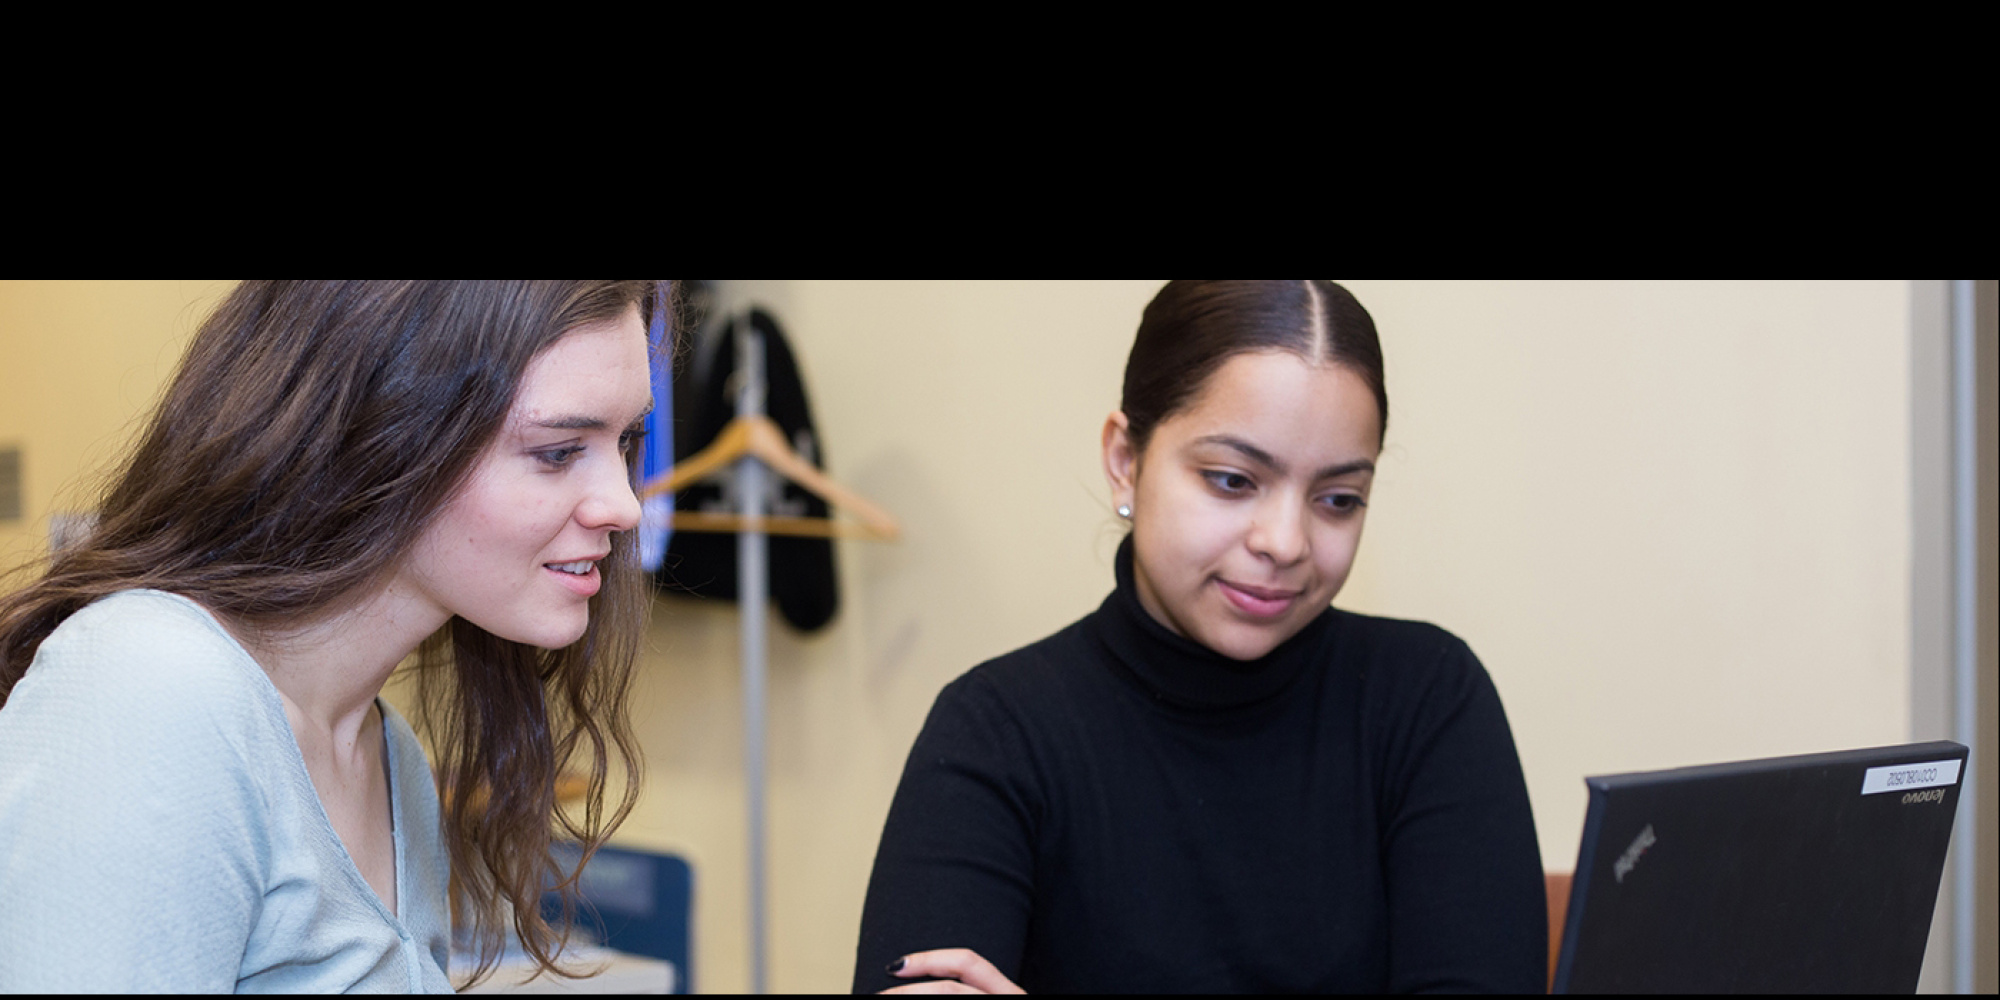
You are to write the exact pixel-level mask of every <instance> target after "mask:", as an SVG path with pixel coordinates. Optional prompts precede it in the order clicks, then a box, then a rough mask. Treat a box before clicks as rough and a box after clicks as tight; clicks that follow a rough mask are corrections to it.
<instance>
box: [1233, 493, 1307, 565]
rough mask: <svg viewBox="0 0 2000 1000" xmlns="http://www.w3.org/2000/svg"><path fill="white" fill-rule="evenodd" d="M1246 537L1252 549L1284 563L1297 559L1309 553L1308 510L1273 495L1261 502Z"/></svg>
mask: <svg viewBox="0 0 2000 1000" xmlns="http://www.w3.org/2000/svg"><path fill="white" fill-rule="evenodd" d="M1244 541H1245V543H1246V544H1248V545H1249V546H1250V551H1251V552H1253V553H1255V554H1256V555H1258V556H1261V557H1263V558H1265V559H1269V560H1271V561H1272V562H1274V563H1276V564H1278V565H1280V566H1290V565H1293V564H1295V563H1297V562H1298V561H1299V560H1301V559H1304V558H1305V557H1306V553H1307V552H1308V551H1309V547H1310V543H1309V542H1308V541H1307V539H1306V518H1305V510H1304V509H1303V507H1302V506H1301V505H1300V504H1298V503H1294V502H1292V501H1290V500H1288V499H1285V498H1282V497H1278V496H1273V497H1271V498H1270V500H1269V502H1266V503H1263V504H1259V505H1258V507H1257V510H1256V512H1255V514H1254V515H1253V518H1252V520H1251V522H1250V533H1249V536H1248V537H1247V538H1246V539H1245V540H1244Z"/></svg>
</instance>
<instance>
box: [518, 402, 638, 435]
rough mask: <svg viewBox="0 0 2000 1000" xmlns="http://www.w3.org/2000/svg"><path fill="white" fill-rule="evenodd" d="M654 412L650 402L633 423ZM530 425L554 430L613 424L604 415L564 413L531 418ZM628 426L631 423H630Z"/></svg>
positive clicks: (588, 428)
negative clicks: (540, 418)
mask: <svg viewBox="0 0 2000 1000" xmlns="http://www.w3.org/2000/svg"><path fill="white" fill-rule="evenodd" d="M652 412H653V404H652V403H650V402H648V403H647V404H646V409H645V410H644V411H642V412H641V413H640V414H639V415H638V416H636V417H633V418H632V424H638V423H640V422H642V421H644V420H645V419H646V417H647V416H649V415H651V414H652ZM528 426H530V427H540V428H544V429H547V430H552V431H601V430H603V429H604V428H606V427H609V426H611V425H610V424H608V423H606V422H605V421H604V418H602V417H593V416H588V415H585V414H580V413H579V414H564V415H563V416H560V417H549V418H547V419H543V420H530V421H528ZM627 426H631V425H630V424H628V425H627Z"/></svg>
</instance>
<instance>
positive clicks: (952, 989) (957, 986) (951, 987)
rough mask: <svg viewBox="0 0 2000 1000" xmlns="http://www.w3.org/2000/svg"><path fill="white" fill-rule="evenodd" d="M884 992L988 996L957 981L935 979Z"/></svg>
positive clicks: (892, 988) (896, 987) (891, 988)
mask: <svg viewBox="0 0 2000 1000" xmlns="http://www.w3.org/2000/svg"><path fill="white" fill-rule="evenodd" d="M882 992H884V993H969V994H972V995H975V996H985V995H986V994H985V993H982V992H980V991H979V990H975V989H973V988H972V987H970V986H967V985H965V984H964V983H961V982H959V981H958V980H956V979H933V980H931V981H930V982H927V983H910V984H908V985H906V986H894V987H890V988H889V989H886V990H883V991H882Z"/></svg>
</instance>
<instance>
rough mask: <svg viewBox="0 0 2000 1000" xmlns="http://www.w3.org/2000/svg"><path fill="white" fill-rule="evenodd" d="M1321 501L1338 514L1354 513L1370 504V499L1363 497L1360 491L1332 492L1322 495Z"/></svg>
mask: <svg viewBox="0 0 2000 1000" xmlns="http://www.w3.org/2000/svg"><path fill="white" fill-rule="evenodd" d="M1320 502H1321V503H1323V504H1325V505H1326V506H1327V507H1329V508H1331V509H1332V510H1333V512H1334V513H1336V514H1352V513H1354V512H1356V511H1358V510H1360V509H1361V508H1363V507H1366V506H1368V501H1366V500H1363V499H1361V494H1359V493H1330V494H1327V495H1326V496H1323V497H1321V498H1320Z"/></svg>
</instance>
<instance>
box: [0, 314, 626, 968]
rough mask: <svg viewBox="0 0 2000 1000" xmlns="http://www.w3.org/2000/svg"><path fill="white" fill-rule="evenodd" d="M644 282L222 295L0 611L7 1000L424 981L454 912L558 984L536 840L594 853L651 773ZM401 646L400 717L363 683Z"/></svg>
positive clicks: (2, 935)
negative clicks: (643, 714)
mask: <svg viewBox="0 0 2000 1000" xmlns="http://www.w3.org/2000/svg"><path fill="white" fill-rule="evenodd" d="M665 291H666V289H665V286H663V285H661V284H659V283H657V282H650V281H519V282H418V281H322V282H304V281H254V282H245V283H244V284H243V285H241V286H240V287H238V288H237V289H236V290H235V291H234V292H233V293H232V294H230V295H229V297H228V298H227V299H226V300H225V301H224V302H223V303H222V304H221V305H220V306H219V307H218V308H217V309H216V311H215V313H214V314H213V315H212V316H210V317H209V319H208V320H207V321H206V322H205V323H204V324H203V325H202V327H201V328H200V330H199V332H197V334H196V335H195V338H194V341H193V343H192V345H191V346H190V347H189V349H188V352H187V355H186V357H185V358H184V360H183V361H182V364H181V367H180V369H179V371H178V373H177V374H176V375H175V377H174V378H173V380H172V382H171V383H170V385H169V386H168V388H167V390H166V393H165V395H164V397H163V399H162V401H161V403H160V405H159V408H158V410H157V412H156V413H155V414H154V415H153V417H152V419H151V421H150V423H149V424H148V425H147V427H146V429H145V431H144V433H143V434H142V436H141V439H140V443H139V445H138V447H137V449H136V450H135V451H134V452H133V453H132V454H131V456H130V457H129V459H128V460H127V461H126V462H125V464H124V466H123V468H122V469H121V470H120V471H119V473H118V474H117V475H116V476H115V478H114V480H113V482H112V484H111V486H110V488H109V490H108V492H107V493H106V494H105V496H104V497H103V498H102V503H101V504H100V506H99V508H98V510H97V518H96V523H95V527H94V529H93V530H91V531H90V533H89V534H88V536H87V537H85V538H84V539H83V540H81V541H80V542H78V543H76V544H74V545H71V546H68V547H66V548H64V549H62V550H61V551H58V552H55V553H53V554H52V555H51V556H50V558H49V560H48V563H47V565H46V566H45V567H44V568H43V569H42V570H41V571H40V572H39V573H38V574H37V577H36V578H35V579H33V580H32V581H31V582H29V583H27V584H26V585H25V586H23V587H21V588H20V589H17V590H15V591H13V592H11V593H9V594H7V595H6V596H5V597H0V900H4V903H0V992H29V993H32V992H42V991H92V992H136V991H169V992H197V991H203V992H206V991H244V992H271V991H283V992H331V991H345V990H360V991H370V992H374V991H390V992H420V991H431V992H447V991H450V990H451V988H452V983H451V982H450V981H449V980H448V979H447V970H448V967H449V960H450V947H451V941H452V935H453V923H454V919H453V910H454V909H456V910H457V911H458V913H457V922H458V923H459V924H460V925H461V926H462V927H467V928H470V929H471V934H472V938H473V940H474V941H475V942H476V945H475V947H476V954H475V955H473V956H472V962H471V963H470V964H472V965H474V966H476V967H477V968H478V969H479V971H480V972H481V973H482V974H483V973H484V972H486V971H487V970H488V969H490V967H491V966H492V964H493V963H494V962H495V961H496V960H497V958H498V955H499V952H500V951H501V948H502V946H503V945H504V944H505V943H506V942H507V941H508V940H509V939H510V938H518V939H519V941H520V942H521V944H522V945H523V946H524V947H525V948H526V950H527V951H528V953H529V954H530V955H532V956H533V957H534V958H535V959H536V960H537V961H538V962H540V963H541V964H542V965H543V966H544V967H551V966H552V965H553V963H554V960H555V956H556V955H557V953H558V952H559V950H560V944H561V935H562V931H561V930H560V929H559V928H557V927H551V926H550V925H549V924H548V923H546V922H545V921H544V920H543V918H542V916H541V908H540V905H539V900H540V898H541V896H542V893H543V890H544V888H545V886H547V885H548V884H550V882H551V881H562V880H563V879H562V874H561V873H558V872H557V871H556V870H555V867H554V864H553V862H552V861H551V855H550V850H549V845H550V838H551V833H552V829H553V830H556V831H560V832H561V833H562V834H563V835H566V836H570V837H574V838H576V839H579V840H581V841H583V842H584V843H585V844H586V845H587V848H588V849H594V848H595V847H596V845H598V844H600V843H602V842H603V840H604V839H605V838H606V837H607V836H608V835H609V833H610V831H611V830H612V829H613V828H614V827H615V826H616V825H617V824H618V823H619V821H620V820H622V819H623V818H624V816H625V815H626V813H627V812H629V811H630V809H631V806H632V801H633V798H634V796H635V795H636V794H637V789H638V781H637V779H638V756H637V754H636V752H635V746H634V742H633V738H632V734H631V730H630V728H629V724H628V722H627V718H626V711H625V701H626V690H627V687H628V682H629V677H630V673H631V666H632V661H633V657H634V654H635V651H636V648H637V641H638V635H639V632H640V630H641V629H642V628H643V611H644V608H645V601H646V597H645V591H644V589H643V586H642V582H641V579H640V577H639V571H638V569H637V567H636V566H635V565H634V562H635V560H636V553H635V547H634V543H633V540H632V534H633V532H632V530H631V529H632V528H633V527H634V526H635V524H636V521H637V519H638V516H639V503H638V500H637V499H636V498H635V496H634V492H633V475H634V467H633V460H634V456H633V455H632V454H631V453H630V452H631V448H630V445H631V443H632V441H633V439H634V437H635V435H636V434H637V433H639V427H640V423H639V422H640V421H641V419H642V418H643V417H644V415H645V412H646V411H647V410H648V409H649V408H650V405H651V391H650V384H649V372H650V371H651V363H650V356H651V352H652V351H655V350H660V349H664V348H665V346H666V345H664V344H661V343H658V342H656V341H657V339H658V338H657V336H649V333H648V330H649V324H650V321H651V320H653V319H654V317H655V316H656V315H658V316H659V317H660V318H662V319H664V317H665V309H664V303H665V301H666V294H665ZM655 329H657V327H655ZM413 656H414V659H415V666H414V670H415V671H416V691H417V700H418V702H419V703H420V709H419V711H417V712H416V713H415V715H416V723H417V725H416V726H415V727H414V728H413V726H412V725H411V724H410V723H409V722H406V721H404V719H403V718H402V716H401V715H400V714H399V713H397V712H396V711H395V710H394V709H393V708H391V707H390V706H389V704H388V703H387V702H385V701H383V700H381V699H380V698H379V697H378V695H379V693H380V692H381V690H382V687H383V685H384V683H385V682H386V681H387V680H388V678H389V675H390V674H391V672H392V671H394V670H395V669H396V668H397V665H398V664H399V663H402V662H404V661H405V660H406V659H408V658H411V657H413ZM419 730H421V731H423V732H424V734H425V735H426V736H427V737H428V739H429V743H430V746H431V747H432V749H433V751H434V752H435V754H436V756H437V760H436V761H435V764H436V770H435V774H436V775H437V778H436V780H435V782H434V779H433V773H434V772H433V768H432V766H431V763H430V762H427V761H426V759H425V755H424V750H423V747H422V745H420V744H419V743H418V742H417V738H416V733H417V732H418V731H419ZM570 769H578V770H581V771H583V772H585V773H587V774H588V775H589V791H588V794H587V796H586V798H585V802H584V804H583V806H582V807H581V809H580V810H579V813H580V815H571V814H570V813H568V812H566V811H564V810H561V809H558V808H557V806H556V798H555V783H556V776H557V774H558V772H559V771H564V770H570ZM614 769H616V770H618V771H619V772H620V775H619V776H620V778H621V779H622V781H621V782H620V784H622V786H623V788H622V791H621V792H619V793H618V794H617V795H615V796H614V795H611V794H610V793H609V789H610V787H611V786H612V784H613V782H612V781H611V777H612V771H613V770H614ZM439 786H442V788H443V790H444V794H443V795H440V794H439V790H440V788H439ZM563 889H564V892H565V894H566V895H567V896H568V897H569V898H572V899H573V898H574V894H575V892H574V886H573V884H565V885H564V886H563Z"/></svg>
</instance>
